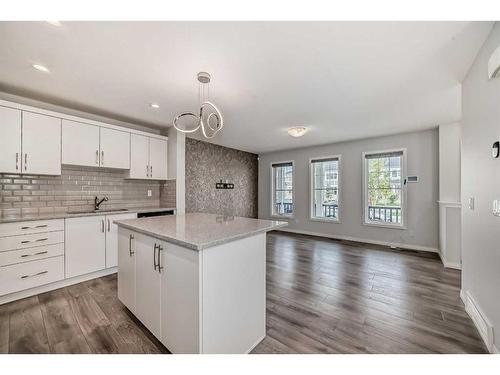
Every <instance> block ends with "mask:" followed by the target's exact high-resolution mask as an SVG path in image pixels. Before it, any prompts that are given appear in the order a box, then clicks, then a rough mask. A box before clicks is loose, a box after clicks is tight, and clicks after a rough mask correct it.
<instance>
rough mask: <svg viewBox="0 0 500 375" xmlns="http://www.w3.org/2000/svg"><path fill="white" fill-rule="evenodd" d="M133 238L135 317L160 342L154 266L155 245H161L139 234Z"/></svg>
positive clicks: (158, 277)
mask: <svg viewBox="0 0 500 375" xmlns="http://www.w3.org/2000/svg"><path fill="white" fill-rule="evenodd" d="M134 237H135V239H134V243H135V256H136V258H135V272H136V273H135V277H136V282H135V287H136V296H135V302H136V314H135V315H136V316H137V318H139V320H140V321H141V322H142V323H143V324H144V325H145V326H146V328H147V329H149V330H150V331H151V332H152V333H153V334H154V335H155V337H156V338H157V339H158V340H161V273H160V272H158V270H157V268H155V264H156V263H157V262H158V258H157V256H158V249H157V245H161V246H163V244H162V242H161V241H158V240H156V239H154V238H152V237H149V236H144V235H142V234H139V233H135V234H134ZM155 245H156V248H155Z"/></svg>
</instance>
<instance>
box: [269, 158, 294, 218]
mask: <svg viewBox="0 0 500 375" xmlns="http://www.w3.org/2000/svg"><path fill="white" fill-rule="evenodd" d="M271 178H272V207H271V215H273V216H293V211H294V207H293V162H291V161H289V162H283V163H273V164H271Z"/></svg>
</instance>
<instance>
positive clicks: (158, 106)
mask: <svg viewBox="0 0 500 375" xmlns="http://www.w3.org/2000/svg"><path fill="white" fill-rule="evenodd" d="M149 106H150V107H151V108H154V109H158V108H160V105H159V104H157V103H151V104H150V105H149Z"/></svg>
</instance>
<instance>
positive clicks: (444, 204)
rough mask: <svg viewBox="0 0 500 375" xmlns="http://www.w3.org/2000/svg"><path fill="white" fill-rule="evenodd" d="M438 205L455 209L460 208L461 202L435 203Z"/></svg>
mask: <svg viewBox="0 0 500 375" xmlns="http://www.w3.org/2000/svg"><path fill="white" fill-rule="evenodd" d="M437 202H438V204H439V205H441V206H445V207H456V208H460V207H462V203H461V202H447V201H437Z"/></svg>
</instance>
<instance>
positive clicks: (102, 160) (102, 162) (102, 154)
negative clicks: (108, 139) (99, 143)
mask: <svg viewBox="0 0 500 375" xmlns="http://www.w3.org/2000/svg"><path fill="white" fill-rule="evenodd" d="M101 165H104V151H103V150H101Z"/></svg>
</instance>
